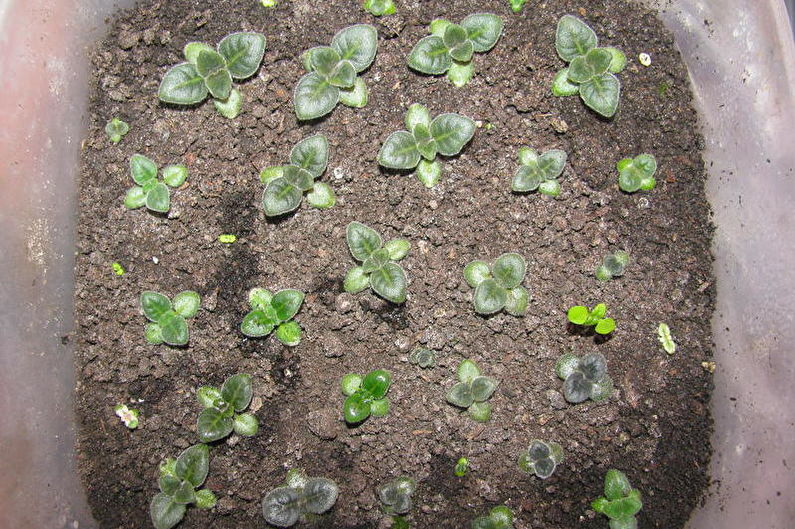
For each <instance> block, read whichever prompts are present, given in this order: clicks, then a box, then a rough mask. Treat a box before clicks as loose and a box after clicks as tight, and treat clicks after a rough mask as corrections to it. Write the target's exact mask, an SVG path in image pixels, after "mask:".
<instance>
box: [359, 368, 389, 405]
mask: <svg viewBox="0 0 795 529" xmlns="http://www.w3.org/2000/svg"><path fill="white" fill-rule="evenodd" d="M391 383H392V377H391V376H390V375H389V371H386V370H384V369H376V370H375V371H371V372H369V373H368V374H367V375H366V376H365V377H364V379H363V380H362V386H361V387H362V389H363V390H364V391H367V392H368V393H370V395H371V396H372V397H373V398H374V399H381V398H383V397H384V395H386V392H387V391H389V385H390V384H391Z"/></svg>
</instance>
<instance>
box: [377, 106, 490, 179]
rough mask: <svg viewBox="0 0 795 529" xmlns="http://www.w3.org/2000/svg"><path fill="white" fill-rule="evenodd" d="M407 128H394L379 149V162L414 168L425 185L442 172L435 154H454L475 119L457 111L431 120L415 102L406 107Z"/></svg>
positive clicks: (472, 128)
mask: <svg viewBox="0 0 795 529" xmlns="http://www.w3.org/2000/svg"><path fill="white" fill-rule="evenodd" d="M404 122H405V125H406V128H407V129H408V130H407V131H406V130H399V131H397V132H393V133H392V134H390V135H389V137H388V138H387V139H386V141H385V142H384V144H383V145H382V146H381V150H380V151H379V152H378V164H379V165H381V166H383V167H387V168H389V169H414V168H416V169H417V178H418V179H419V180H420V182H422V183H423V184H424V185H425V187H428V188H431V187H433V186H435V185H436V184H437V183H438V182H439V179H440V178H441V176H442V165H441V164H440V163H439V162H437V161H436V155H437V154H441V155H443V156H455V155H456V154H458V153H460V152H461V149H463V148H464V145H466V144H467V143H468V142H469V140H471V139H472V136H474V135H475V128H476V125H475V122H474V121H473V120H471V119H469V118H468V117H466V116H462V115H460V114H453V113H448V114H440V115H438V116H436V117H435V118H434V119H433V120H431V114H430V113H429V112H428V109H427V108H425V107H424V106H423V105H420V104H419V103H414V104H413V105H411V106H410V107H409V109H408V110H407V111H406V116H405V119H404Z"/></svg>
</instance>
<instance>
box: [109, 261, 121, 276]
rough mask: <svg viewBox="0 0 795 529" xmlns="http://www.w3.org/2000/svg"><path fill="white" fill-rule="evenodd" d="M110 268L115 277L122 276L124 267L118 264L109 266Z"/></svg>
mask: <svg viewBox="0 0 795 529" xmlns="http://www.w3.org/2000/svg"><path fill="white" fill-rule="evenodd" d="M110 267H111V268H112V269H113V273H114V274H116V275H117V276H123V275H124V273H125V270H124V267H123V266H122V265H121V263H119V262H115V263H113V264H111V265H110Z"/></svg>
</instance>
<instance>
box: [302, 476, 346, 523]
mask: <svg viewBox="0 0 795 529" xmlns="http://www.w3.org/2000/svg"><path fill="white" fill-rule="evenodd" d="M338 494H339V490H338V489H337V484H336V483H334V482H333V481H331V480H330V479H326V478H311V479H308V480H307V481H306V485H305V486H304V490H303V496H304V502H305V505H306V510H307V511H308V512H310V513H312V514H323V513H324V512H326V511H327V510H329V509H331V507H332V506H333V505H334V503H336V501H337V495H338Z"/></svg>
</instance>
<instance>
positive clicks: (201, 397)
mask: <svg viewBox="0 0 795 529" xmlns="http://www.w3.org/2000/svg"><path fill="white" fill-rule="evenodd" d="M220 398H221V390H219V389H218V388H214V387H213V386H201V387H199V389H197V390H196V400H198V401H199V404H201V405H202V407H204V408H210V407H212V406H215V401H216V400H218V399H220Z"/></svg>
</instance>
